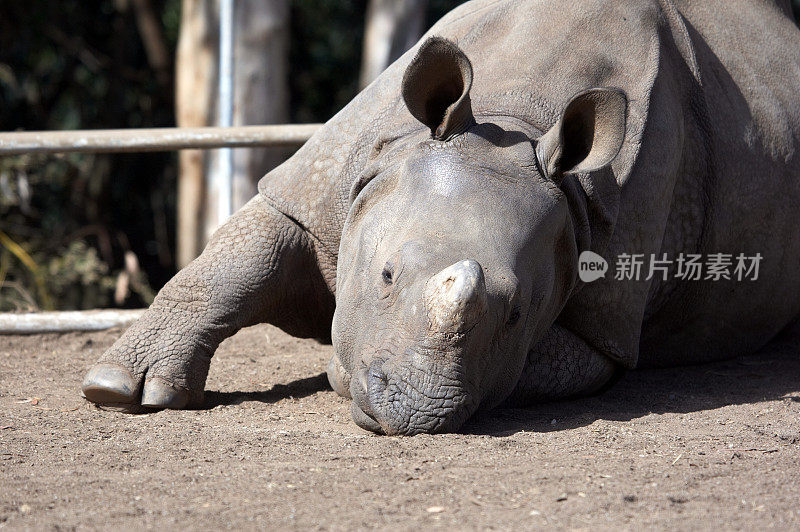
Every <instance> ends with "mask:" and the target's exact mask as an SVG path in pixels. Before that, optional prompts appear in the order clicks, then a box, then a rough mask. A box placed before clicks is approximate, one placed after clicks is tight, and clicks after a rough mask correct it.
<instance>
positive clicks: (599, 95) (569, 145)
mask: <svg viewBox="0 0 800 532" xmlns="http://www.w3.org/2000/svg"><path fill="white" fill-rule="evenodd" d="M627 108H628V98H627V97H626V96H625V93H624V92H622V91H621V90H619V89H609V88H595V89H589V90H587V91H584V92H581V93H580V94H578V95H577V96H575V97H574V98H572V100H570V102H569V103H568V104H567V107H566V108H565V109H564V112H563V113H562V115H561V118H560V119H559V120H558V122H556V125H554V126H553V127H552V128H550V131H548V132H547V133H545V134H544V135H543V136H542V137H541V138H540V139H539V142H538V143H537V145H536V156H537V158H538V159H539V164H540V165H541V168H542V171H543V172H544V173H545V177H547V178H548V179H553V180H555V181H560V180H561V177H563V175H564V174H579V173H585V172H591V171H593V170H598V169H600V168H603V167H604V166H606V165H608V164H609V163H610V162H611V161H613V160H614V157H616V156H617V154H618V153H619V150H620V148H622V141H623V140H624V139H625V121H626V114H627Z"/></svg>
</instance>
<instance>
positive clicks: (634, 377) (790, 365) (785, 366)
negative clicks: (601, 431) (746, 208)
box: [461, 334, 800, 436]
mask: <svg viewBox="0 0 800 532" xmlns="http://www.w3.org/2000/svg"><path fill="white" fill-rule="evenodd" d="M799 346H800V334H797V335H793V337H782V338H780V339H777V340H775V341H773V342H772V343H771V344H769V345H767V346H766V347H764V348H763V349H761V350H760V351H758V352H757V353H755V354H752V355H747V356H744V357H740V358H735V359H732V360H726V361H723V362H715V363H709V364H702V365H697V366H683V367H675V368H654V369H642V370H635V371H630V372H628V373H627V374H626V375H625V376H624V377H623V378H622V379H621V380H620V381H619V382H617V383H616V384H615V385H614V386H613V387H612V388H610V389H609V390H608V391H606V392H605V393H603V394H601V395H598V396H594V397H587V398H583V399H571V400H565V401H561V402H554V403H543V404H541V405H538V406H534V407H530V408H504V407H500V408H497V409H495V410H492V411H490V412H486V413H484V414H482V415H479V416H477V417H475V418H473V419H472V420H470V421H468V422H467V424H466V425H465V426H464V427H463V429H462V430H461V432H463V433H466V434H483V435H491V436H509V435H511V434H514V433H517V432H520V431H534V432H550V431H555V430H564V429H573V428H578V427H583V426H586V425H591V424H592V423H594V422H595V421H597V420H607V421H631V420H633V419H636V418H640V417H644V416H647V415H649V414H666V413H673V414H676V413H677V414H686V413H690V412H700V411H705V410H714V409H717V408H722V407H724V406H730V405H741V404H753V403H760V402H765V401H775V400H779V399H782V398H787V399H789V400H791V401H793V402H796V403H800V347H799ZM787 395H788V396H789V397H787ZM553 420H555V422H553Z"/></svg>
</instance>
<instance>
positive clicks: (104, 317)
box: [0, 309, 144, 335]
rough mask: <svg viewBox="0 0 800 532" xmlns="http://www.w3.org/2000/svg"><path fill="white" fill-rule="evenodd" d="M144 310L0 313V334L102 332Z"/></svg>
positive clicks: (139, 316) (126, 323) (134, 316)
mask: <svg viewBox="0 0 800 532" xmlns="http://www.w3.org/2000/svg"><path fill="white" fill-rule="evenodd" d="M142 314H144V309H136V310H119V309H117V310H115V309H107V310H68V311H61V312H26V313H22V314H19V313H14V312H0V335H5V334H41V333H51V332H68V331H102V330H105V329H110V328H111V327H126V326H128V325H130V324H131V323H133V322H134V321H136V320H138V319H139V318H141V317H142Z"/></svg>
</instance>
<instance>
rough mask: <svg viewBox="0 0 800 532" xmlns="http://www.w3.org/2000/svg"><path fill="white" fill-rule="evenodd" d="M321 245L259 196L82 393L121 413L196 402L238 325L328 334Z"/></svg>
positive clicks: (329, 308) (108, 356)
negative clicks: (223, 344)
mask: <svg viewBox="0 0 800 532" xmlns="http://www.w3.org/2000/svg"><path fill="white" fill-rule="evenodd" d="M316 247H317V246H315V244H314V242H313V240H312V238H310V236H309V235H308V234H307V233H306V232H305V231H304V230H303V229H302V228H301V227H300V226H298V225H297V224H296V223H295V222H294V221H292V220H291V219H289V218H288V217H286V216H284V215H283V214H281V213H280V212H278V211H277V210H275V209H274V208H273V207H271V206H270V205H269V204H268V203H267V202H266V200H265V199H264V198H263V197H261V196H260V195H259V196H256V197H255V198H253V199H252V200H250V202H248V203H247V205H245V206H244V207H243V208H242V209H241V210H240V211H239V212H237V213H236V214H235V215H234V216H233V217H232V218H231V219H230V220H229V221H228V222H227V223H226V224H225V225H224V226H222V227H221V228H220V229H219V230H218V231H217V232H216V234H215V235H214V237H213V238H212V239H211V242H209V244H208V246H207V247H206V249H205V250H204V251H203V253H202V254H201V255H200V257H198V258H197V259H196V260H194V261H193V262H192V263H191V264H189V265H188V266H187V267H186V268H184V269H183V270H181V271H180V272H179V273H178V274H177V275H176V276H175V277H174V278H173V279H172V280H170V282H169V283H167V284H166V286H164V288H163V289H162V290H161V291H160V292H159V294H158V296H156V298H155V301H153V304H152V306H151V307H150V308H149V309H148V310H147V312H146V313H145V315H144V316H143V317H142V318H141V319H140V320H139V321H137V322H136V323H135V324H133V325H132V326H131V327H130V328H129V329H128V330H127V331H125V333H124V334H123V335H122V336H121V337H120V338H119V340H117V342H116V343H115V344H114V345H113V346H111V348H110V349H108V351H106V352H105V353H104V354H103V356H102V357H101V358H100V360H99V361H98V362H97V363H96V364H95V365H94V366H93V367H92V368H91V369H90V370H89V372H88V373H87V375H86V378H85V379H84V381H83V394H84V395H85V397H86V398H87V399H88V400H90V401H92V402H94V403H98V404H104V405H109V406H115V407H117V408H120V409H123V410H137V409H138V408H139V405H141V406H146V407H155V408H184V407H187V406H196V405H199V404H201V403H202V401H203V389H204V387H205V381H206V375H207V373H208V368H209V364H210V362H211V356H212V355H213V354H214V351H215V350H216V348H217V346H218V345H219V343H220V342H221V341H222V340H224V339H225V338H227V337H228V336H231V335H232V334H234V333H235V332H236V331H238V330H239V329H240V328H242V327H246V326H248V325H254V324H256V323H261V322H270V323H273V324H275V325H277V326H279V327H281V328H282V329H284V330H286V331H287V332H289V333H290V334H293V335H296V336H303V337H316V338H328V337H329V336H330V325H331V319H332V316H333V310H334V305H335V303H334V297H333V294H332V292H331V290H330V288H329V286H331V285H329V284H328V283H327V282H326V280H325V276H324V274H323V273H322V269H321V268H320V267H319V261H318V260H317V258H316V257H317V252H318V251H319V250H317V249H315V248H316ZM329 275H333V272H329Z"/></svg>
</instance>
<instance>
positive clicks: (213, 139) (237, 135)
mask: <svg viewBox="0 0 800 532" xmlns="http://www.w3.org/2000/svg"><path fill="white" fill-rule="evenodd" d="M321 126H322V124H282V125H267V126H239V127H197V128H182V127H165V128H152V129H93V130H76V131H18V132H17V131H15V132H3V133H0V156H2V155H21V154H25V153H66V152H83V153H117V152H152V151H173V150H182V149H211V148H226V147H229V148H246V147H254V146H286V147H289V146H299V145H301V144H303V143H304V142H306V141H307V140H308V139H309V138H311V136H312V135H313V134H314V132H315V131H317V129H319V128H320V127H321Z"/></svg>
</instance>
